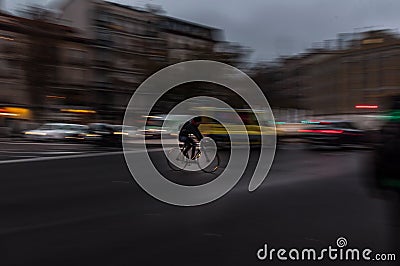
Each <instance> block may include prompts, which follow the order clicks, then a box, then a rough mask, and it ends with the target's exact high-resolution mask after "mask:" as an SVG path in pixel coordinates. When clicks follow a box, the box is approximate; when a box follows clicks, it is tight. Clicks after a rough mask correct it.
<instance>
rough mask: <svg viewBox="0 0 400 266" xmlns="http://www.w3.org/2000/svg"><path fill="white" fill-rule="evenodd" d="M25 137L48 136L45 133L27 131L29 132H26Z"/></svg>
mask: <svg viewBox="0 0 400 266" xmlns="http://www.w3.org/2000/svg"><path fill="white" fill-rule="evenodd" d="M25 135H34V136H47V134H46V133H43V132H32V131H27V132H25Z"/></svg>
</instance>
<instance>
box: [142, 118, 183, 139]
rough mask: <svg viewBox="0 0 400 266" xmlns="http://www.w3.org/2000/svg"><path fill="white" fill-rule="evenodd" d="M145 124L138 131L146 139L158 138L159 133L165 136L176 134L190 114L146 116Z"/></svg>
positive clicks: (159, 136)
mask: <svg viewBox="0 0 400 266" xmlns="http://www.w3.org/2000/svg"><path fill="white" fill-rule="evenodd" d="M146 118H147V120H146V126H145V128H144V129H141V130H139V131H138V132H139V133H140V134H141V135H142V136H144V137H146V138H147V139H149V138H151V139H160V138H161V135H164V136H165V137H168V136H169V137H174V136H177V135H178V133H179V130H180V127H181V126H182V125H183V124H184V123H185V122H186V121H188V120H189V119H190V118H191V116H190V115H175V114H173V115H172V114H169V115H166V114H161V115H157V116H149V117H146Z"/></svg>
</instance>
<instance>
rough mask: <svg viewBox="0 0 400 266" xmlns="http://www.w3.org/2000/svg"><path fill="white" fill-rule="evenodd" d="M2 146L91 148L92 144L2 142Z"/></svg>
mask: <svg viewBox="0 0 400 266" xmlns="http://www.w3.org/2000/svg"><path fill="white" fill-rule="evenodd" d="M0 144H5V145H46V146H82V145H86V146H90V144H87V143H52V142H23V141H21V142H13V141H9V142H1V141H0Z"/></svg>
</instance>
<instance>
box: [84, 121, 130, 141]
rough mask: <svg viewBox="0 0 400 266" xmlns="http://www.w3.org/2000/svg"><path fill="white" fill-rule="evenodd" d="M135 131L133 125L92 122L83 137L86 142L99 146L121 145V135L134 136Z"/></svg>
mask: <svg viewBox="0 0 400 266" xmlns="http://www.w3.org/2000/svg"><path fill="white" fill-rule="evenodd" d="M136 133H137V131H136V129H135V128H134V127H128V126H125V127H124V126H122V125H111V124H106V123H92V124H89V125H88V132H87V133H86V134H85V135H84V139H85V141H86V142H88V143H93V144H96V145H99V146H117V147H120V146H122V135H125V136H134V135H136Z"/></svg>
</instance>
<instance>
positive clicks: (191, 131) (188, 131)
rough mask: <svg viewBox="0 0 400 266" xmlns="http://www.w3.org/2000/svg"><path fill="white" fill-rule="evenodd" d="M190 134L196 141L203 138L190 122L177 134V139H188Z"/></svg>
mask: <svg viewBox="0 0 400 266" xmlns="http://www.w3.org/2000/svg"><path fill="white" fill-rule="evenodd" d="M190 134H193V135H195V137H196V138H197V139H198V140H201V139H202V138H203V135H202V134H201V133H200V130H199V128H198V127H197V126H195V125H193V124H192V122H191V121H188V122H186V123H185V124H184V125H183V126H182V128H181V131H180V132H179V137H189V135H190Z"/></svg>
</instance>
